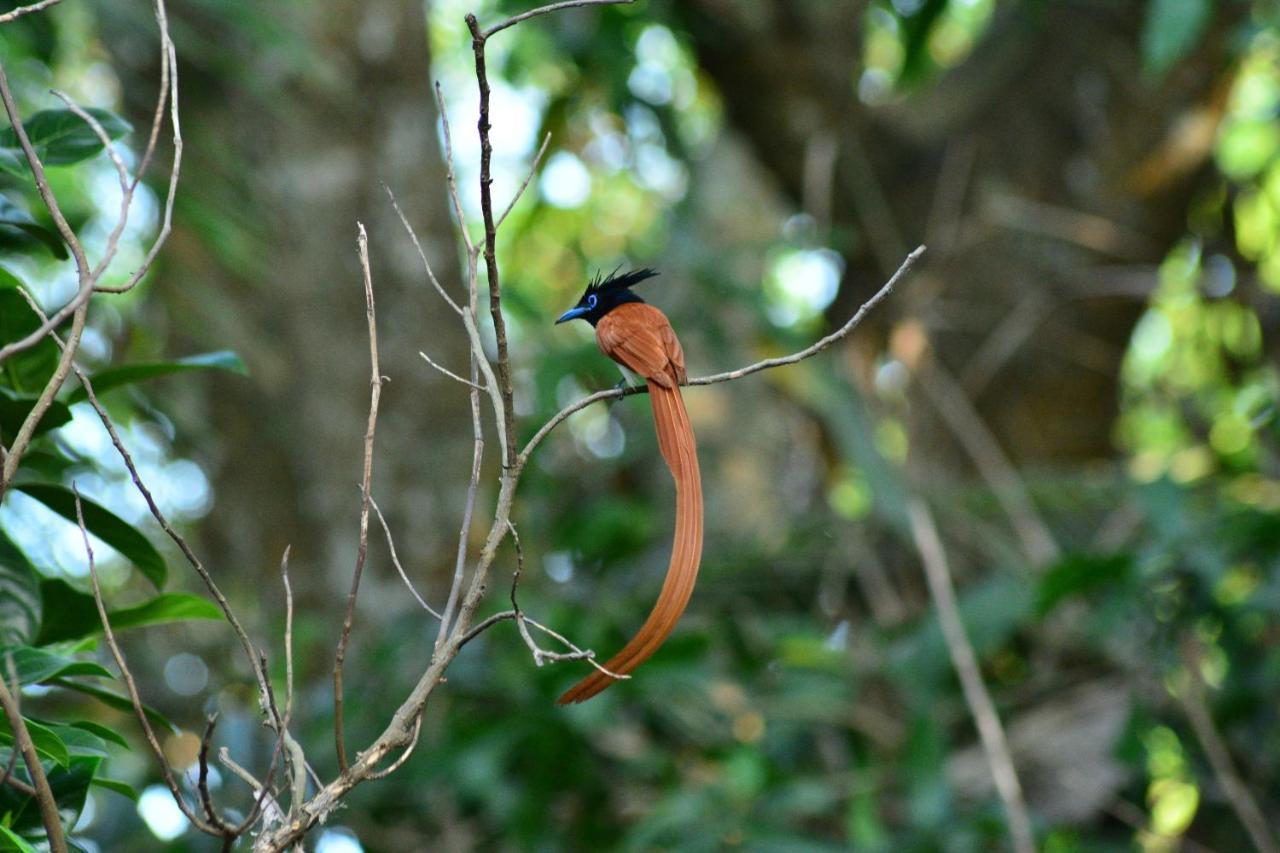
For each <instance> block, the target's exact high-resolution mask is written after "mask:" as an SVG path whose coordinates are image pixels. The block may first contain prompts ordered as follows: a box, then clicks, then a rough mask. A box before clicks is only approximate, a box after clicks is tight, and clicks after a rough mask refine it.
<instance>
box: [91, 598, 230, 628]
mask: <svg viewBox="0 0 1280 853" xmlns="http://www.w3.org/2000/svg"><path fill="white" fill-rule="evenodd" d="M108 615H109V616H110V617H111V627H112V628H121V629H124V628H137V627H140V626H142V625H164V624H167V623H169V622H188V621H191V620H194V619H210V620H213V621H218V620H220V619H222V611H221V610H219V609H218V605H216V604H214V603H213V602H212V601H209V600H208V599H206V598H201V597H200V596H198V595H191V594H190V593H186V592H168V593H165V594H164V595H157V596H156V597H155V598H152V599H150V600H148V601H145V602H143V603H142V604H139V605H138V606H136V607H127V608H125V609H123V610H116V611H113V612H111V613H110V614H108Z"/></svg>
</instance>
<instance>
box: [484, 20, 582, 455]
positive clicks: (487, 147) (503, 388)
mask: <svg viewBox="0 0 1280 853" xmlns="http://www.w3.org/2000/svg"><path fill="white" fill-rule="evenodd" d="M559 8H567V7H565V6H563V4H561V5H560V6H559ZM546 9H547V11H554V9H553V8H552V7H546ZM535 11H536V10H535ZM517 17H519V16H517ZM527 17H532V14H527ZM521 20H523V18H521ZM466 21H467V27H468V28H469V29H470V30H471V48H472V53H474V55H475V64H476V83H477V85H478V86H479V89H480V118H479V120H478V121H477V122H476V128H477V129H478V130H479V133H480V212H481V214H482V216H483V218H484V269H485V273H486V275H487V277H488V281H489V316H490V319H491V320H492V321H493V336H494V340H495V342H496V344H497V350H498V359H497V360H498V369H497V375H498V394H499V396H500V397H501V398H502V413H501V418H500V420H499V423H500V424H501V427H500V431H501V433H502V434H503V435H505V436H508V437H509V439H508V441H507V444H506V446H505V447H504V448H503V449H502V466H503V467H504V468H508V469H510V468H514V467H515V464H516V449H515V442H514V439H512V438H510V437H513V436H515V434H516V427H515V402H514V399H515V396H514V392H513V391H512V387H511V359H510V356H509V355H508V353H507V321H506V318H505V317H503V315H502V276H501V274H500V273H499V272H498V259H497V247H498V232H497V226H496V225H495V223H494V218H493V186H492V184H493V177H492V165H493V143H492V142H491V141H490V140H489V129H490V124H489V72H488V68H487V66H486V61H485V55H484V45H485V38H486V36H485V34H484V33H483V32H482V31H481V30H480V23H479V22H478V21H477V20H476V16H475V15H471V14H469V15H467V16H466ZM516 23H519V21H518V20H517V19H516V18H512V19H511V24H516ZM511 24H508V25H507V26H510V25H511ZM499 29H501V27H499Z"/></svg>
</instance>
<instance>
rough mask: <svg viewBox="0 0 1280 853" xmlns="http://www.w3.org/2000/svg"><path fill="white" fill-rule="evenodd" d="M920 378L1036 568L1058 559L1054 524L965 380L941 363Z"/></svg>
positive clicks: (922, 385) (1059, 551)
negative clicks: (1034, 499)
mask: <svg viewBox="0 0 1280 853" xmlns="http://www.w3.org/2000/svg"><path fill="white" fill-rule="evenodd" d="M918 379H919V381H920V387H921V388H922V389H924V392H925V395H926V396H927V397H928V398H929V400H930V402H932V403H933V405H934V408H936V409H937V410H938V412H939V414H941V415H942V419H943V420H944V421H946V423H947V425H948V426H949V427H950V428H951V431H952V432H953V433H954V434H955V436H956V438H957V439H959V440H960V443H961V444H962V445H963V446H964V448H965V451H966V452H967V453H968V454H969V458H970V459H972V460H973V463H974V465H975V466H976V467H977V469H978V472H979V473H980V474H981V475H982V478H983V479H984V480H986V481H987V484H988V485H990V486H991V491H992V492H994V493H995V496H996V500H997V501H999V503H1000V507H1001V508H1002V509H1003V510H1004V512H1005V515H1007V516H1008V517H1009V523H1010V524H1011V525H1012V526H1013V529H1014V532H1015V533H1016V534H1017V536H1018V539H1019V540H1021V542H1022V549H1023V551H1024V552H1026V555H1027V558H1028V559H1029V560H1030V561H1031V562H1032V563H1033V564H1034V565H1036V566H1043V565H1044V564H1045V563H1049V562H1052V561H1053V560H1056V559H1057V558H1058V556H1059V554H1060V553H1061V549H1059V548H1058V543H1057V541H1056V540H1055V539H1054V538H1053V533H1052V532H1050V530H1049V525H1047V524H1045V522H1044V519H1043V518H1041V517H1040V513H1039V512H1038V511H1037V510H1036V507H1035V504H1034V503H1032V501H1031V496H1030V495H1028V494H1027V487H1026V485H1025V484H1024V483H1023V482H1022V478H1021V477H1019V476H1018V471H1017V469H1016V468H1014V467H1013V463H1012V462H1010V461H1009V457H1008V456H1007V455H1006V454H1005V452H1004V450H1003V448H1001V447H1000V445H999V443H998V442H997V441H996V439H995V436H993V435H992V434H991V430H990V429H988V428H987V425H986V424H985V423H984V422H983V420H982V417H981V416H980V415H979V414H978V412H977V410H976V409H974V407H973V403H972V402H971V401H970V400H969V398H968V397H967V396H966V395H965V393H964V390H963V388H961V386H960V383H959V382H957V381H956V380H955V379H954V378H953V377H952V376H951V374H950V373H948V372H947V371H946V369H945V368H944V367H943V366H942V365H941V364H937V363H934V364H931V365H928V366H926V367H924V368H923V369H922V370H921V371H920V372H919V374H918Z"/></svg>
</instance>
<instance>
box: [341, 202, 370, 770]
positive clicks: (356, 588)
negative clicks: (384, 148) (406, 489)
mask: <svg viewBox="0 0 1280 853" xmlns="http://www.w3.org/2000/svg"><path fill="white" fill-rule="evenodd" d="M356 228H357V229H358V230H359V232H360V233H359V237H358V238H357V240H356V245H357V248H358V251H359V254H360V269H361V271H362V272H363V275H364V304H365V319H366V320H367V322H368V327H369V362H370V377H369V420H368V424H367V425H366V427H365V432H364V477H363V479H362V481H361V487H360V491H361V497H360V544H359V547H358V549H357V551H356V567H355V571H354V572H352V574H351V591H350V592H349V593H347V613H346V616H345V617H344V618H343V620H342V634H341V635H340V636H339V637H338V650H337V652H336V653H335V654H334V660H333V736H334V741H335V743H336V745H337V749H338V767H339V768H341V769H342V770H346V769H347V747H346V744H345V743H344V742H343V731H342V726H343V716H342V708H343V702H342V698H343V697H342V665H343V662H344V661H345V660H346V657H347V642H348V641H349V640H350V639H351V626H352V623H353V622H354V620H355V613H356V596H357V595H359V593H360V576H361V575H362V574H363V573H364V561H365V557H366V555H367V554H368V552H369V502H370V500H371V497H370V486H371V480H372V479H373V437H374V432H375V431H376V430H377V428H378V400H379V399H380V398H381V396H382V373H381V372H380V370H379V368H378V322H377V317H376V315H375V313H374V305H373V274H372V273H371V272H370V271H369V236H368V235H367V234H366V233H365V230H364V225H363V224H361V223H359V222H357V223H356Z"/></svg>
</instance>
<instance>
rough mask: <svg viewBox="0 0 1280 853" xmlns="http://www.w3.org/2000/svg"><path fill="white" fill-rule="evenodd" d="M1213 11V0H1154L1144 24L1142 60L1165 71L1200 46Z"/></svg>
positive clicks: (1151, 68)
mask: <svg viewBox="0 0 1280 853" xmlns="http://www.w3.org/2000/svg"><path fill="white" fill-rule="evenodd" d="M1212 14H1213V2H1212V0H1150V2H1149V5H1148V6H1147V19H1146V21H1145V22H1144V23H1143V27H1142V61H1143V64H1144V65H1145V66H1146V68H1147V70H1148V71H1150V72H1151V73H1153V74H1163V73H1164V72H1166V71H1168V70H1169V69H1170V68H1172V67H1173V65H1174V63H1176V62H1177V61H1178V60H1179V59H1181V58H1182V57H1184V56H1186V55H1187V54H1188V53H1189V52H1191V50H1192V49H1193V48H1194V47H1195V46H1196V43H1197V42H1198V41H1199V40H1200V37H1201V36H1202V35H1204V31H1205V28H1206V27H1207V26H1208V24H1209V19H1210V17H1211V16H1212Z"/></svg>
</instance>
